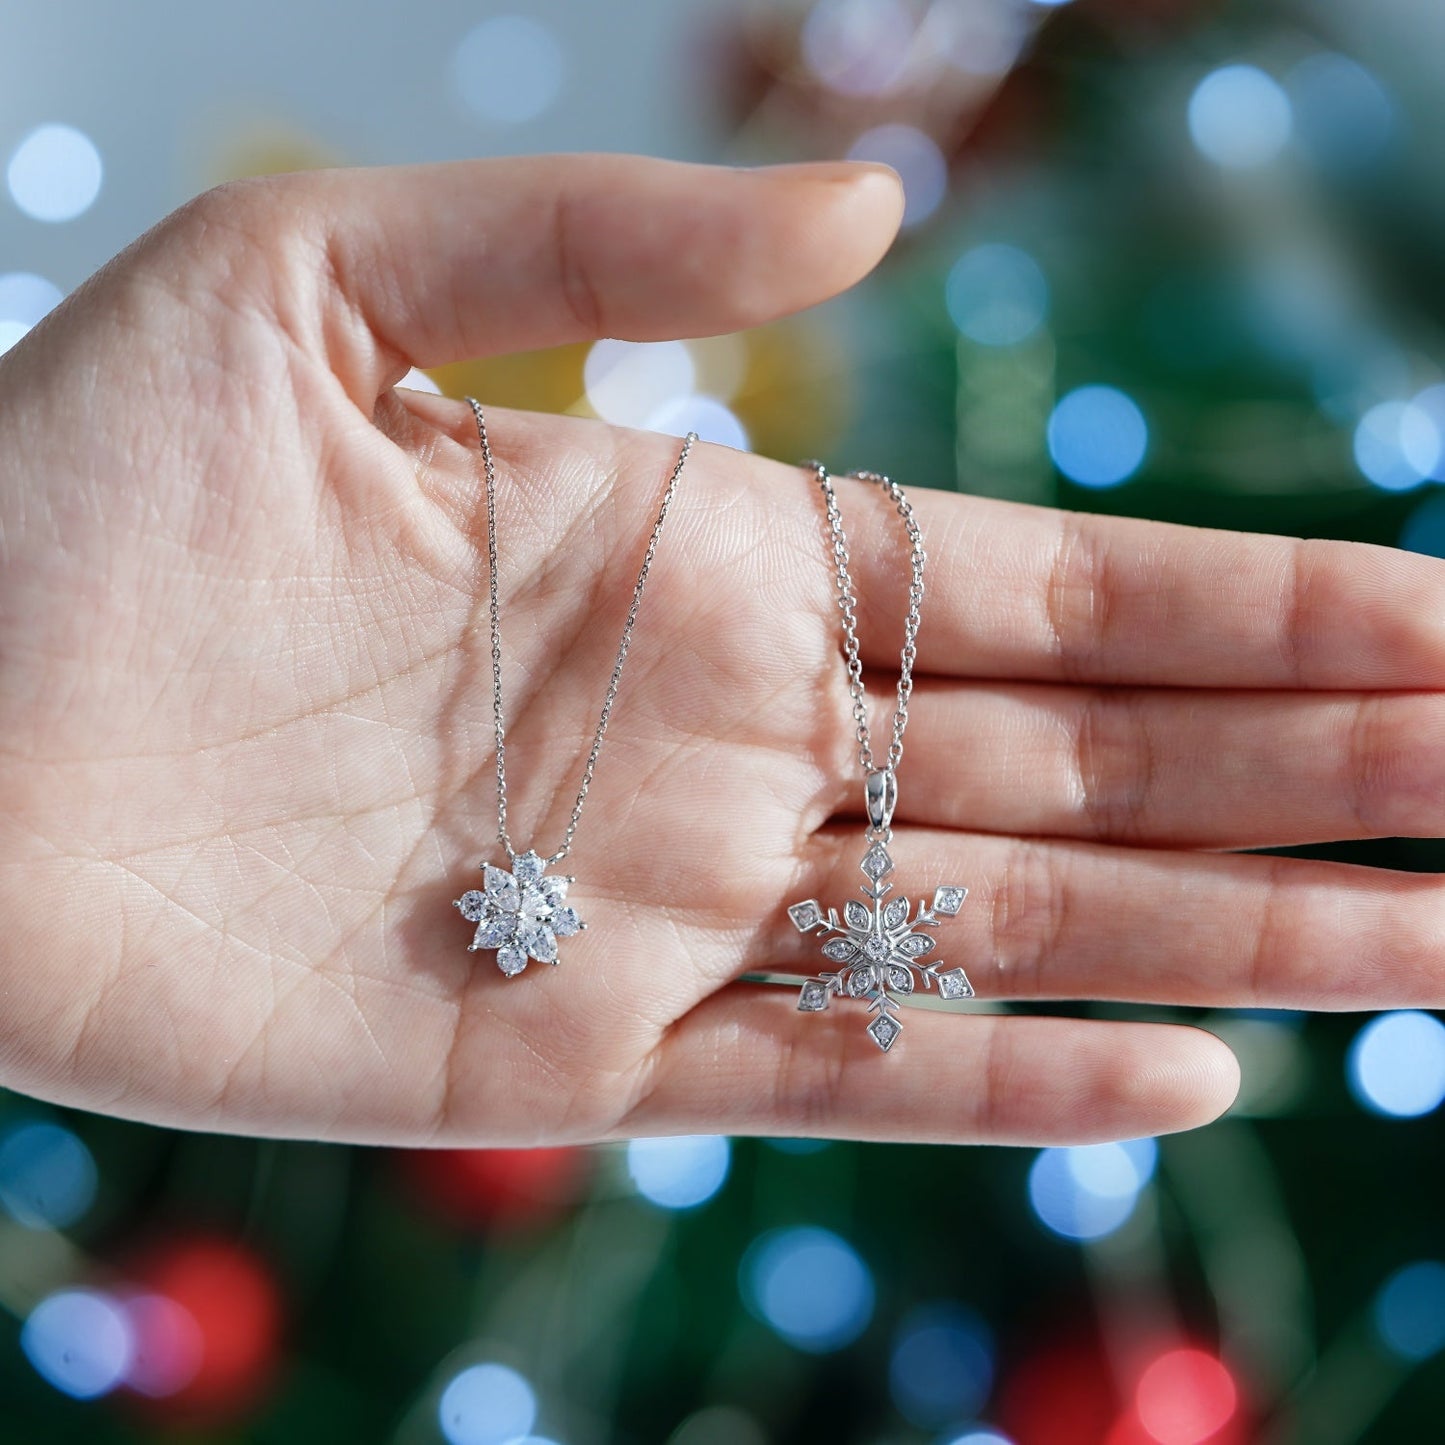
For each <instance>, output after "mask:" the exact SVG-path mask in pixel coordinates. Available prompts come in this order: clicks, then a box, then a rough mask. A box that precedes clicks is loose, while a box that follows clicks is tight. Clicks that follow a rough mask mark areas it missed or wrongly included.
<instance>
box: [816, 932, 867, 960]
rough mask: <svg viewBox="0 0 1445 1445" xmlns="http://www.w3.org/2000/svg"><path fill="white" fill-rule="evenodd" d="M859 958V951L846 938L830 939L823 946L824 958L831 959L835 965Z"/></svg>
mask: <svg viewBox="0 0 1445 1445" xmlns="http://www.w3.org/2000/svg"><path fill="white" fill-rule="evenodd" d="M857 956H858V950H857V949H856V948H854V947H853V945H852V944H851V943H850V942H849V941H848V940H847V939H846V938H830V939H829V940H828V941H827V943H825V944H824V945H823V957H824V958H831V959H832V960H833V962H834V963H847V962H848V961H849V960H850V959H854V958H857Z"/></svg>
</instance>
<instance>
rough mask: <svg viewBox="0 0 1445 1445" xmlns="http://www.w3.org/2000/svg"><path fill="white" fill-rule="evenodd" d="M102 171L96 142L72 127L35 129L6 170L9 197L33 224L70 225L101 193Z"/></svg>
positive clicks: (12, 156) (15, 151) (22, 142)
mask: <svg viewBox="0 0 1445 1445" xmlns="http://www.w3.org/2000/svg"><path fill="white" fill-rule="evenodd" d="M103 172H104V167H103V166H102V165H101V161H100V152H99V151H98V150H96V148H95V143H94V142H93V141H92V140H91V139H90V137H89V136H88V135H86V134H85V133H84V132H83V131H78V130H76V128H75V127H74V126H72V125H42V126H37V127H36V128H35V129H34V130H32V131H31V132H30V134H29V135H27V136H26V137H25V138H24V140H22V141H21V142H20V144H19V145H18V146H16V147H15V150H14V153H13V154H12V155H11V157H10V164H9V166H8V167H7V168H6V172H5V179H6V182H7V184H8V185H9V187H10V197H11V199H12V200H13V201H14V202H15V204H16V205H17V206H19V207H20V209H21V210H22V211H24V212H25V214H26V215H27V216H30V217H32V218H33V219H35V220H37V221H73V220H74V219H75V218H76V217H77V216H80V215H83V214H84V213H85V212H86V211H88V210H89V209H90V208H91V206H92V205H94V204H95V198H96V197H97V196H98V195H99V194H100V183H101V179H102V175H103Z"/></svg>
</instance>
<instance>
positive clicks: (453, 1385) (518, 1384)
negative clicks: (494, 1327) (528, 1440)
mask: <svg viewBox="0 0 1445 1445" xmlns="http://www.w3.org/2000/svg"><path fill="white" fill-rule="evenodd" d="M536 1419H537V1397H536V1395H535V1394H534V1393H533V1390H532V1387H531V1385H529V1384H528V1383H527V1381H526V1380H525V1379H523V1378H522V1376H521V1375H519V1374H518V1373H517V1372H516V1371H515V1370H511V1369H508V1368H507V1366H506V1365H497V1364H491V1363H488V1364H484V1365H471V1366H469V1367H468V1368H467V1369H465V1370H463V1371H462V1372H461V1373H460V1374H458V1375H456V1376H454V1377H453V1379H452V1380H451V1382H450V1383H449V1384H448V1385H447V1387H446V1389H445V1390H443V1391H442V1398H441V1403H440V1404H439V1405H438V1406H437V1423H438V1424H439V1425H440V1426H441V1431H442V1434H443V1435H445V1436H446V1438H447V1440H448V1442H449V1445H513V1442H515V1441H518V1440H520V1439H524V1438H525V1437H526V1436H527V1435H529V1434H530V1433H531V1430H532V1426H533V1424H534V1423H535V1421H536Z"/></svg>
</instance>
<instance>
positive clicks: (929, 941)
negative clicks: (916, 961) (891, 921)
mask: <svg viewBox="0 0 1445 1445" xmlns="http://www.w3.org/2000/svg"><path fill="white" fill-rule="evenodd" d="M936 942H937V940H936V939H935V938H933V937H932V936H931V935H929V934H927V933H910V934H908V935H907V936H906V937H904V938H900V939H899V940H898V945H897V946H898V951H899V953H902V954H906V955H907V956H908V957H909V958H922V957H923V955H924V954H925V953H932V952H933V945H934V944H935V943H936Z"/></svg>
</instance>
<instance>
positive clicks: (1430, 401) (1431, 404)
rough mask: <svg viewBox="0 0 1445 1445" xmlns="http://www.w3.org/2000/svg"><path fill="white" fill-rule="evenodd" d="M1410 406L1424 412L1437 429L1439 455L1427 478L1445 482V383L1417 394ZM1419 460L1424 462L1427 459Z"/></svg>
mask: <svg viewBox="0 0 1445 1445" xmlns="http://www.w3.org/2000/svg"><path fill="white" fill-rule="evenodd" d="M1410 405H1411V406H1413V407H1416V408H1417V409H1418V410H1419V411H1421V412H1423V413H1424V414H1425V416H1426V417H1428V418H1429V420H1430V424H1431V425H1432V426H1433V427H1434V428H1435V441H1436V442H1437V443H1438V446H1437V451H1438V455H1437V456H1436V458H1435V465H1434V466H1433V467H1431V468H1430V469H1429V471H1428V472H1427V476H1428V477H1429V479H1430V480H1431V481H1433V482H1445V382H1439V383H1437V384H1436V385H1434V386H1427V387H1426V388H1425V389H1424V390H1423V391H1421V392H1419V393H1417V394H1416V396H1415V397H1414V399H1413V400H1412V401H1411V403H1410ZM1419 459H1420V460H1424V459H1425V458H1423V457H1421V458H1419Z"/></svg>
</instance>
